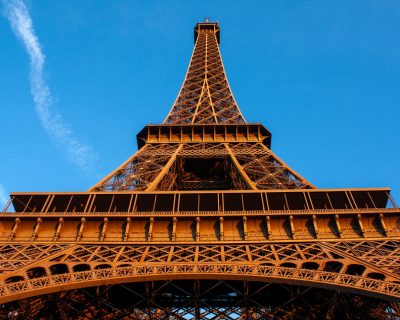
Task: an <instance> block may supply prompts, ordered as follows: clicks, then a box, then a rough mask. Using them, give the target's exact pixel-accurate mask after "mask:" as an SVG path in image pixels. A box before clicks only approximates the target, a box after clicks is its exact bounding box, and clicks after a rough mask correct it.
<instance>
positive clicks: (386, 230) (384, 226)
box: [379, 213, 388, 236]
mask: <svg viewBox="0 0 400 320" xmlns="http://www.w3.org/2000/svg"><path fill="white" fill-rule="evenodd" d="M379 222H380V223H381V226H382V229H383V231H384V232H385V235H386V236H388V229H387V227H386V224H385V221H384V220H383V214H382V213H380V214H379Z"/></svg>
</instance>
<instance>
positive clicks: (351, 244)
mask: <svg viewBox="0 0 400 320" xmlns="http://www.w3.org/2000/svg"><path fill="white" fill-rule="evenodd" d="M194 40H195V45H194V50H193V54H192V57H191V61H190V64H189V68H188V71H187V74H186V77H185V80H184V82H183V85H182V88H181V89H180V92H179V94H178V97H177V99H176V101H175V102H174V104H173V106H172V108H171V110H170V112H169V114H168V116H167V117H166V118H165V120H164V122H163V123H162V124H160V125H147V126H145V128H144V129H143V130H142V131H140V132H139V134H138V135H137V142H138V151H137V152H136V153H135V154H133V155H132V156H131V157H130V158H129V159H128V160H127V161H125V162H124V163H123V164H122V165H121V166H120V167H119V168H117V169H116V170H114V171H113V172H112V173H110V174H109V175H108V176H106V177H105V178H104V179H103V180H101V181H100V182H98V183H97V184H96V185H94V186H93V187H91V188H90V189H89V190H88V191H86V192H70V193H68V192H65V193H60V192H50V193H26V192H24V193H18V192H16V193H12V194H11V196H10V201H9V203H8V204H7V206H6V207H5V209H4V210H3V212H2V213H1V215H0V228H1V233H0V269H1V270H0V272H1V273H0V303H1V308H0V317H1V319H104V320H105V319H140V320H144V319H400V309H399V304H398V303H399V298H400V226H399V221H400V209H399V208H398V207H397V205H396V203H395V202H394V200H393V199H392V198H391V196H390V189H388V188H375V189H318V188H316V187H315V186H313V185H312V184H311V183H310V182H308V181H307V180H305V179H304V178H303V177H301V176H300V175H299V174H298V173H296V172H295V171H294V170H293V169H291V168H290V167H288V166H287V165H286V164H285V163H284V162H283V161H282V160H281V159H279V158H278V157H277V156H276V155H275V154H274V153H273V152H272V151H271V149H270V144H271V133H270V132H269V131H268V130H267V129H266V128H265V127H264V126H263V125H261V124H259V123H247V122H246V120H245V118H244V117H243V115H242V113H241V112H240V110H239V107H238V105H237V103H236V101H235V99H234V97H233V95H232V92H231V89H230V87H229V84H228V81H227V78H226V75H225V70H224V66H223V63H222V59H221V55H220V49H219V44H220V28H219V26H218V24H217V23H212V22H209V21H206V22H204V23H198V24H197V25H196V26H195V28H194Z"/></svg>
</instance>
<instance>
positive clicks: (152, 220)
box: [147, 217, 154, 241]
mask: <svg viewBox="0 0 400 320" xmlns="http://www.w3.org/2000/svg"><path fill="white" fill-rule="evenodd" d="M153 225H154V218H153V217H150V221H149V233H148V235H147V241H151V239H152V238H153Z"/></svg>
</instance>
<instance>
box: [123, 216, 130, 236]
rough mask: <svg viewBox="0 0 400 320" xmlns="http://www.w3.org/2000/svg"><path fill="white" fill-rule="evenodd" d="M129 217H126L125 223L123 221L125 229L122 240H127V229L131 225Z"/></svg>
mask: <svg viewBox="0 0 400 320" xmlns="http://www.w3.org/2000/svg"><path fill="white" fill-rule="evenodd" d="M131 222H132V221H131V218H129V217H128V218H126V223H125V230H124V241H127V240H128V235H129V229H130V227H131Z"/></svg>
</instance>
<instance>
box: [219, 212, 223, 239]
mask: <svg viewBox="0 0 400 320" xmlns="http://www.w3.org/2000/svg"><path fill="white" fill-rule="evenodd" d="M219 240H220V241H224V217H219Z"/></svg>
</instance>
